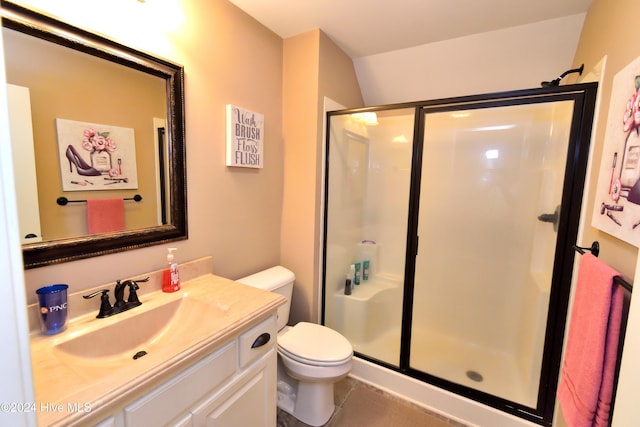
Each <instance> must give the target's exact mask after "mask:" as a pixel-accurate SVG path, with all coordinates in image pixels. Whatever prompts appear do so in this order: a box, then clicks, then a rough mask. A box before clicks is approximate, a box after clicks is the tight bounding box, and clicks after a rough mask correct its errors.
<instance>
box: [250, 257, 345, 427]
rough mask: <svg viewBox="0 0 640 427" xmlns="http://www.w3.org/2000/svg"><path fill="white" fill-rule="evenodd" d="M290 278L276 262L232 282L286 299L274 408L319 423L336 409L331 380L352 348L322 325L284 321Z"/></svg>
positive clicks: (281, 310) (280, 313)
mask: <svg viewBox="0 0 640 427" xmlns="http://www.w3.org/2000/svg"><path fill="white" fill-rule="evenodd" d="M294 279H295V275H294V274H293V273H292V272H291V271H289V270H287V269H286V268H284V267H281V266H278V267H272V268H270V269H267V270H264V271H261V272H259V273H256V274H252V275H251V276H247V277H243V278H242V279H238V280H237V282H240V283H244V284H245V285H249V286H253V287H256V288H260V289H264V290H267V291H271V292H276V293H278V294H280V295H282V296H284V297H285V298H286V299H287V302H286V303H285V304H283V305H282V306H280V307H279V308H278V407H279V408H280V409H282V410H283V411H285V412H288V413H289V414H291V415H293V416H294V417H296V418H297V419H298V420H300V421H302V422H304V423H306V424H309V425H312V426H321V425H323V424H325V423H326V422H327V421H329V418H331V415H332V414H333V411H334V409H335V406H334V403H333V383H335V382H336V381H339V380H341V379H342V378H344V377H346V376H347V374H348V373H349V371H350V370H351V358H352V356H353V347H352V346H351V343H350V342H349V341H348V340H347V339H346V338H345V337H343V336H342V335H340V334H339V333H338V332H336V331H334V330H332V329H329V328H327V327H326V326H322V325H317V324H314V323H307V322H300V323H298V324H297V325H295V326H287V321H288V320H289V308H290V307H291V294H292V293H293V282H294Z"/></svg>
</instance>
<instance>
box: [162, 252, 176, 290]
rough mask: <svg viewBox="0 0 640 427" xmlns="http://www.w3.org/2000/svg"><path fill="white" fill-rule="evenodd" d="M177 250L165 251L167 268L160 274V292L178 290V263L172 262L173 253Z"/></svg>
mask: <svg viewBox="0 0 640 427" xmlns="http://www.w3.org/2000/svg"><path fill="white" fill-rule="evenodd" d="M176 250H178V249H177V248H168V249H167V263H168V264H169V267H168V268H167V269H166V270H165V271H164V272H163V273H162V292H175V291H179V290H180V274H179V273H178V263H176V262H174V257H173V252H174V251H176Z"/></svg>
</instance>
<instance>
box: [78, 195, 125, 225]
mask: <svg viewBox="0 0 640 427" xmlns="http://www.w3.org/2000/svg"><path fill="white" fill-rule="evenodd" d="M87 228H88V229H89V233H90V234H97V233H109V232H111V231H122V230H124V200H123V199H122V198H120V199H89V200H87Z"/></svg>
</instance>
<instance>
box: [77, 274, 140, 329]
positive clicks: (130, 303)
mask: <svg viewBox="0 0 640 427" xmlns="http://www.w3.org/2000/svg"><path fill="white" fill-rule="evenodd" d="M148 281H149V278H148V277H146V278H144V279H140V280H131V279H127V280H125V281H124V282H120V280H118V281H116V287H115V288H114V290H113V293H114V295H115V297H116V302H115V303H114V304H113V307H112V306H111V302H110V301H109V290H108V289H101V290H99V291H96V292H93V293H91V294H89V295H83V296H82V297H83V298H84V299H89V298H93V297H95V296H96V295H100V294H102V296H101V297H100V300H101V303H100V311H99V312H98V315H97V316H96V317H97V318H98V319H102V318H104V317H109V316H113V315H114V314H118V313H122V312H123V311H127V310H129V309H132V308H134V307H137V306H139V305H141V304H142V303H141V302H140V300H139V299H138V294H137V292H136V291H137V290H138V289H140V286H138V282H148ZM127 286H129V298H128V299H127V301H125V300H124V289H125V288H126V287H127Z"/></svg>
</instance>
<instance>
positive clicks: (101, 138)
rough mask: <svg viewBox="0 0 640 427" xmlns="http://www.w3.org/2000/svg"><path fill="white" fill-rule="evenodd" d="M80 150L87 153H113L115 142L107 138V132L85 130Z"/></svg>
mask: <svg viewBox="0 0 640 427" xmlns="http://www.w3.org/2000/svg"><path fill="white" fill-rule="evenodd" d="M83 136H84V139H83V140H82V148H83V149H85V150H87V151H91V152H94V151H107V152H109V153H113V152H114V151H115V150H116V148H117V145H116V142H115V141H114V140H113V139H111V138H109V132H98V131H96V130H95V129H85V130H84V132H83Z"/></svg>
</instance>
